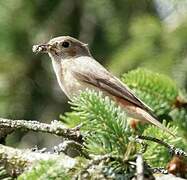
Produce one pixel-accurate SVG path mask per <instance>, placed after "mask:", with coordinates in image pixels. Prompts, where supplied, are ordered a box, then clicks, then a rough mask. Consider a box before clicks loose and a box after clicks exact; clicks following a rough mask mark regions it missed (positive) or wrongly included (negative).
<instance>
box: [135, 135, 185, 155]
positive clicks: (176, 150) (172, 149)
mask: <svg viewBox="0 0 187 180" xmlns="http://www.w3.org/2000/svg"><path fill="white" fill-rule="evenodd" d="M137 139H143V140H148V141H153V142H155V143H158V144H160V145H162V146H164V147H166V148H167V149H169V151H170V153H171V154H172V155H177V156H183V157H187V153H186V152H185V151H183V150H182V149H179V148H176V147H174V146H173V145H170V144H168V143H166V142H164V141H162V140H160V139H157V138H155V137H150V136H141V135H138V136H137Z"/></svg>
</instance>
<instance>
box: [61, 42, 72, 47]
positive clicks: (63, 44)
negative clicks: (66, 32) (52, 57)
mask: <svg viewBox="0 0 187 180" xmlns="http://www.w3.org/2000/svg"><path fill="white" fill-rule="evenodd" d="M69 46H70V43H69V42H67V41H64V42H63V43H62V47H64V48H68V47H69Z"/></svg>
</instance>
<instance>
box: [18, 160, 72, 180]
mask: <svg viewBox="0 0 187 180" xmlns="http://www.w3.org/2000/svg"><path fill="white" fill-rule="evenodd" d="M33 179H37V180H53V179H56V180H61V179H64V180H70V178H69V177H68V176H67V175H66V172H65V170H64V169H63V166H62V165H61V164H60V161H56V162H55V161H52V160H48V161H40V162H38V163H37V165H36V166H34V167H33V168H32V170H29V171H26V172H25V173H24V174H22V175H21V176H19V177H18V180H33Z"/></svg>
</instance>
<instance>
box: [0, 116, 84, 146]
mask: <svg viewBox="0 0 187 180" xmlns="http://www.w3.org/2000/svg"><path fill="white" fill-rule="evenodd" d="M7 127H8V128H10V129H22V130H31V131H35V132H45V133H50V134H54V135H57V136H62V137H64V138H67V139H69V140H73V141H76V142H78V143H82V136H81V134H80V131H79V128H66V127H65V126H64V125H63V124H62V123H61V122H60V121H56V120H54V121H52V122H51V123H50V124H47V123H41V122H38V121H32V120H28V121H27V120H12V119H4V118H0V128H7Z"/></svg>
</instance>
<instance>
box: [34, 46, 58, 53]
mask: <svg viewBox="0 0 187 180" xmlns="http://www.w3.org/2000/svg"><path fill="white" fill-rule="evenodd" d="M32 51H33V52H34V53H49V52H51V51H53V52H55V53H56V51H57V47H56V45H55V44H53V45H51V44H39V45H34V46H33V47H32Z"/></svg>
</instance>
